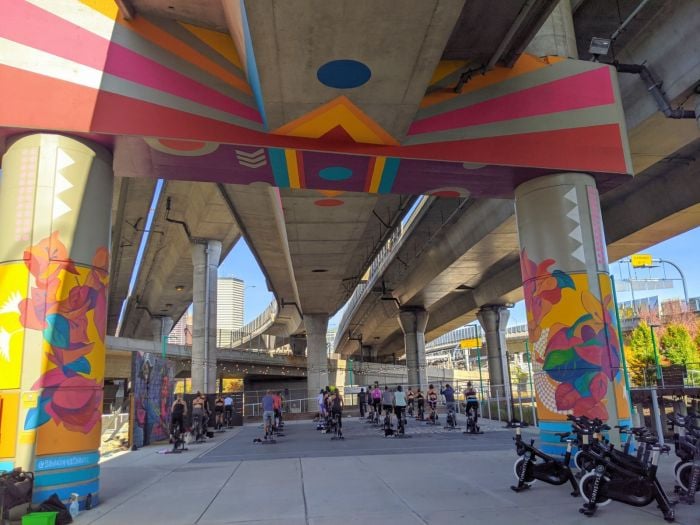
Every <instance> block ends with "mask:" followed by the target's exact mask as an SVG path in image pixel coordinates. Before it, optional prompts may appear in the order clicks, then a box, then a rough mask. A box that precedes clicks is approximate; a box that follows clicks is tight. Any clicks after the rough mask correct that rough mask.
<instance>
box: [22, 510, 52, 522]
mask: <svg viewBox="0 0 700 525" xmlns="http://www.w3.org/2000/svg"><path fill="white" fill-rule="evenodd" d="M56 516H58V512H32V513H31V514H25V515H24V516H22V525H55V523H56Z"/></svg>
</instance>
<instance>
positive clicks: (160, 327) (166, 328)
mask: <svg viewBox="0 0 700 525" xmlns="http://www.w3.org/2000/svg"><path fill="white" fill-rule="evenodd" d="M172 329H173V318H172V317H167V316H163V317H154V318H153V319H151V332H152V333H153V341H155V342H156V343H158V345H161V344H162V343H163V337H168V335H170V332H171V331H172Z"/></svg>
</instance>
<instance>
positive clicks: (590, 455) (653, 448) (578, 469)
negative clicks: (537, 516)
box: [511, 414, 700, 522]
mask: <svg viewBox="0 0 700 525" xmlns="http://www.w3.org/2000/svg"><path fill="white" fill-rule="evenodd" d="M568 419H569V421H570V422H571V432H562V433H558V434H555V435H556V436H558V437H559V439H560V441H561V442H562V443H566V452H565V454H564V457H563V459H559V458H556V457H554V456H551V455H549V454H546V453H544V452H543V451H542V450H540V449H538V448H536V447H535V446H534V439H532V440H530V442H529V443H528V442H527V441H526V440H524V439H523V437H522V434H521V429H520V427H517V428H516V435H515V438H514V439H515V447H516V452H517V454H518V456H519V457H518V458H517V459H516V461H515V464H514V466H513V471H514V474H515V477H516V478H517V480H518V482H517V484H516V485H513V486H512V487H511V488H512V489H513V490H514V491H516V492H522V491H524V490H526V489H529V488H530V487H531V486H532V484H533V483H535V482H536V481H538V480H539V481H543V482H545V483H548V484H550V485H566V484H570V485H571V489H572V491H571V495H572V496H575V497H578V496H580V497H582V498H583V500H584V504H583V506H582V507H581V508H580V509H579V511H580V512H581V513H582V514H584V515H586V516H593V515H594V514H595V512H596V510H597V508H598V507H602V506H605V505H607V504H608V503H610V502H611V501H619V502H622V503H625V504H627V505H633V506H635V507H644V506H646V505H649V504H650V503H652V502H654V501H655V502H656V504H657V505H658V508H659V509H660V510H661V512H662V514H663V517H664V519H665V520H666V521H669V522H672V521H674V519H675V511H674V509H673V505H674V504H675V503H678V502H682V503H687V504H689V505H692V504H693V503H694V502H695V492H696V491H698V490H700V439H699V438H700V425H698V417H697V414H689V415H679V414H675V415H673V416H671V417H669V424H670V425H672V427H673V442H674V450H675V453H676V456H678V460H677V461H676V463H675V465H674V474H675V481H676V485H675V493H676V494H677V495H678V499H677V501H675V502H672V501H671V500H670V499H669V497H668V496H667V495H666V492H665V491H664V489H663V487H662V486H661V484H660V483H659V480H658V478H657V470H658V465H659V457H660V455H661V454H662V453H669V452H670V450H671V447H669V446H667V445H661V444H660V443H659V440H658V438H657V437H656V436H655V435H654V434H652V433H651V432H650V431H649V430H648V429H647V428H645V427H633V428H629V427H626V426H618V427H616V428H617V429H618V430H619V431H620V434H621V435H622V436H624V437H625V438H626V439H625V443H624V446H623V448H622V449H616V448H615V447H614V446H613V445H612V444H611V443H610V442H609V441H608V440H607V438H606V437H605V436H606V434H605V433H606V432H607V431H609V430H611V428H610V427H609V426H608V425H606V424H604V423H603V422H602V421H601V420H600V419H589V418H586V417H574V416H569V417H568ZM574 449H576V453H575V454H574V455H573V457H572V454H573V451H574Z"/></svg>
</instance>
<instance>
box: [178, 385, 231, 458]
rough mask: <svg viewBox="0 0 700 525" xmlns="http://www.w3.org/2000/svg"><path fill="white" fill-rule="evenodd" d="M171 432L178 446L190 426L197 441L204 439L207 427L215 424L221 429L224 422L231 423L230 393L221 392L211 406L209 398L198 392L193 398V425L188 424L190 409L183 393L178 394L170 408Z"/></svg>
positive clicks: (217, 428) (216, 427) (215, 426)
mask: <svg viewBox="0 0 700 525" xmlns="http://www.w3.org/2000/svg"><path fill="white" fill-rule="evenodd" d="M170 414H171V416H170V434H171V437H172V439H173V440H174V441H175V445H176V447H177V446H178V445H180V444H181V442H182V439H183V435H184V434H185V432H186V431H187V429H188V428H189V429H190V430H191V432H192V434H193V436H194V439H195V441H204V440H205V439H206V436H207V429H208V428H209V427H210V426H213V427H214V428H215V429H216V430H221V429H223V427H224V424H228V425H230V424H231V421H232V420H233V398H232V397H231V396H230V395H227V396H226V397H224V396H223V395H222V394H221V393H219V394H218V395H217V396H216V398H215V399H214V407H213V410H212V407H211V406H210V403H209V399H208V398H207V396H205V395H204V394H202V393H201V392H199V391H198V392H197V393H196V394H195V397H194V398H193V399H192V418H191V425H190V426H189V427H188V426H187V425H186V420H187V416H188V414H189V410H188V407H187V403H186V402H185V400H184V398H183V395H182V394H177V396H176V398H175V401H174V402H173V404H172V406H171V408H170Z"/></svg>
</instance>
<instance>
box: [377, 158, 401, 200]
mask: <svg viewBox="0 0 700 525" xmlns="http://www.w3.org/2000/svg"><path fill="white" fill-rule="evenodd" d="M400 162H401V160H400V159H395V158H388V159H386V161H385V162H384V170H383V171H382V180H381V182H380V183H379V191H378V193H389V192H390V191H391V188H392V187H393V186H394V181H395V180H396V174H397V173H398V172H399V163H400Z"/></svg>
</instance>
